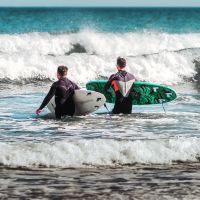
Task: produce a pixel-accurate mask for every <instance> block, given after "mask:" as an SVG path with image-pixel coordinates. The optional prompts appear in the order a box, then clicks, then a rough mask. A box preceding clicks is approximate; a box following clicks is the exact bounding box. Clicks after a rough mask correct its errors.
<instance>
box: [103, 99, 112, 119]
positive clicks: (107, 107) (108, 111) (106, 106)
mask: <svg viewBox="0 0 200 200" xmlns="http://www.w3.org/2000/svg"><path fill="white" fill-rule="evenodd" d="M104 107H105V108H106V110H107V111H108V114H109V117H110V119H111V116H110V111H109V109H108V107H107V105H106V103H104Z"/></svg>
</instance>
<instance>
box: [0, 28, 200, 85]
mask: <svg viewBox="0 0 200 200" xmlns="http://www.w3.org/2000/svg"><path fill="white" fill-rule="evenodd" d="M199 37H200V34H199V33H187V34H186V33H185V34H184V33H183V34H169V33H156V32H141V33H139V32H129V33H100V32H96V31H94V30H83V31H80V32H78V33H63V34H49V33H27V34H15V35H8V34H1V35H0V80H1V81H8V82H17V81H18V82H19V81H24V80H26V81H25V83H27V82H29V81H30V82H31V81H32V80H54V79H55V77H56V76H55V72H56V68H57V66H58V65H60V64H66V65H67V66H68V67H69V68H70V76H71V78H72V80H74V81H76V82H78V83H86V82H87V81H88V80H90V79H95V78H98V77H100V76H103V77H108V76H109V75H110V74H111V73H113V72H114V71H115V62H116V57H118V56H124V57H126V58H127V62H128V69H127V70H128V71H130V72H132V73H134V74H135V75H136V77H137V78H138V79H139V80H146V81H151V82H157V83H163V84H169V85H172V84H178V83H182V82H184V81H185V80H187V81H188V80H198V79H199V74H198V73H199V65H198V63H199V62H198V60H199V55H200V40H199Z"/></svg>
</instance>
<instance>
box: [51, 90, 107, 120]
mask: <svg viewBox="0 0 200 200" xmlns="http://www.w3.org/2000/svg"><path fill="white" fill-rule="evenodd" d="M73 98H74V103H75V113H74V115H75V116H79V115H87V114H89V113H92V112H94V111H96V110H97V109H99V108H100V107H101V106H103V105H104V103H105V102H106V98H105V96H104V95H103V94H101V93H99V92H94V91H90V90H75V93H74V96H73ZM55 107H56V104H55V97H53V98H52V99H51V100H50V102H49V103H48V104H47V108H48V109H49V110H50V111H51V113H53V114H55Z"/></svg>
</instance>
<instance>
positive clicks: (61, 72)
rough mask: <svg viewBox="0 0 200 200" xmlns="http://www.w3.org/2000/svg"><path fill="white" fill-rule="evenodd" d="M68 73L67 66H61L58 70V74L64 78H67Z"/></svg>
mask: <svg viewBox="0 0 200 200" xmlns="http://www.w3.org/2000/svg"><path fill="white" fill-rule="evenodd" d="M67 72H68V68H67V66H64V65H61V66H59V67H58V69H57V73H58V74H59V75H60V76H62V77H64V76H67Z"/></svg>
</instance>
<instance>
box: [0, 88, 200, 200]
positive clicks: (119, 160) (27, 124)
mask: <svg viewBox="0 0 200 200" xmlns="http://www.w3.org/2000/svg"><path fill="white" fill-rule="evenodd" d="M42 85H43V84H42ZM44 85H45V84H44ZM48 85H49V84H47V85H46V86H43V87H42V88H43V89H41V86H40V87H38V86H37V87H36V86H35V85H25V86H23V85H19V86H17V85H15V86H13V85H11V84H10V85H7V86H6V85H4V84H1V88H4V90H1V93H0V108H1V114H0V133H1V134H0V150H1V154H0V163H1V168H0V173H1V178H0V181H1V183H0V185H1V186H0V195H1V198H8V197H9V198H19V197H20V198H29V199H34V198H37V199H48V198H51V199H52V198H55V199H67V198H74V199H79V198H80V199H132V198H135V199H175V198H178V199H198V196H199V186H200V177H199V166H200V164H199V155H200V138H199V133H200V125H199V117H200V96H199V92H198V90H197V89H196V86H195V84H187V85H182V86H176V87H175V88H176V90H177V91H178V98H177V100H176V101H174V102H172V103H168V104H166V105H164V106H165V110H166V113H165V112H164V110H163V108H162V106H161V105H156V106H146V107H145V106H135V107H134V108H133V113H132V114H131V115H127V116H125V115H119V116H116V115H109V114H106V113H105V112H106V110H105V109H104V108H102V109H101V110H99V111H98V112H97V113H94V114H91V115H88V116H82V117H74V118H66V119H64V120H61V121H60V120H54V119H51V118H49V117H48V115H47V113H48V111H47V110H46V111H45V112H44V113H43V114H42V116H41V117H39V118H38V117H36V116H35V114H34V110H35V109H36V108H37V107H38V102H41V100H42V98H43V97H44V95H45V92H44V91H46V90H47V88H48ZM6 88H7V89H8V90H9V91H11V89H12V92H10V93H9V94H8V93H7V89H6ZM183 91H184V92H183ZM30 102H32V103H30ZM108 107H109V109H110V110H111V106H110V105H109V106H108Z"/></svg>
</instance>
